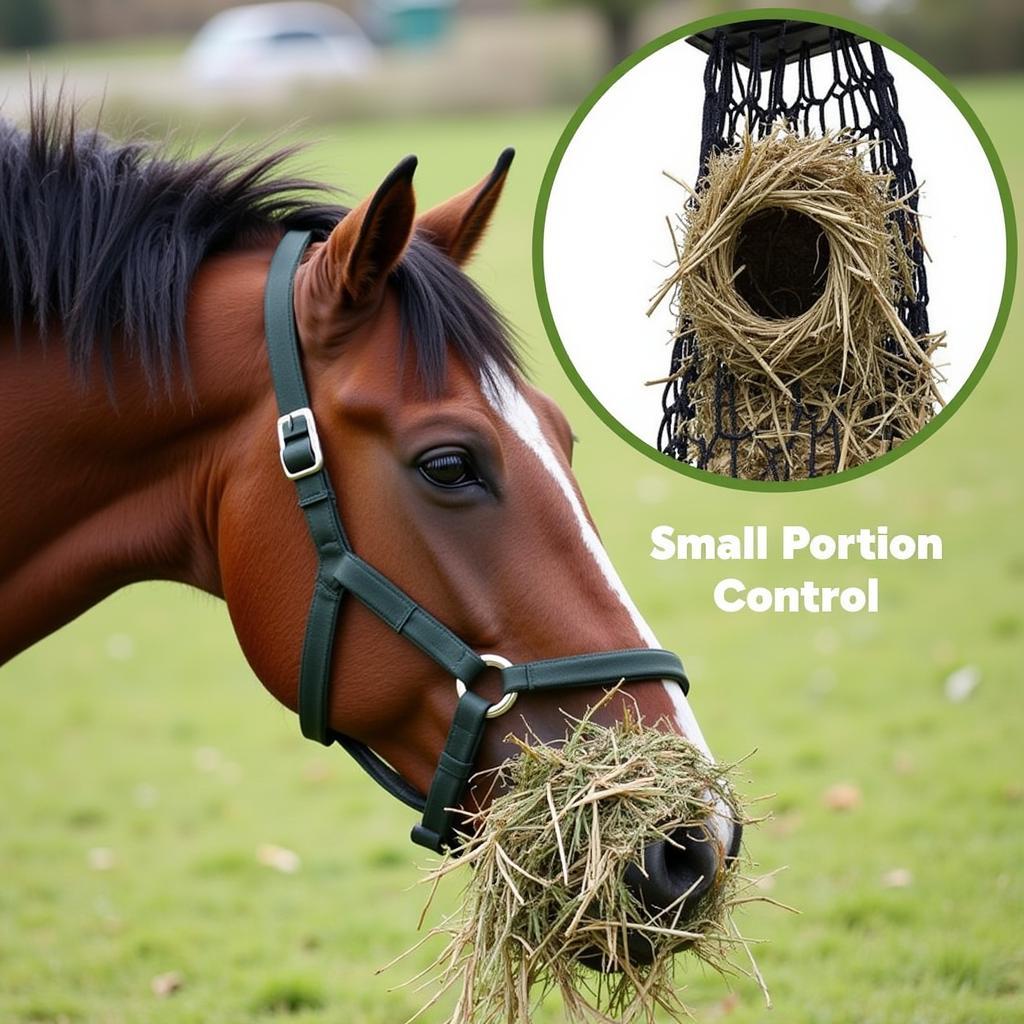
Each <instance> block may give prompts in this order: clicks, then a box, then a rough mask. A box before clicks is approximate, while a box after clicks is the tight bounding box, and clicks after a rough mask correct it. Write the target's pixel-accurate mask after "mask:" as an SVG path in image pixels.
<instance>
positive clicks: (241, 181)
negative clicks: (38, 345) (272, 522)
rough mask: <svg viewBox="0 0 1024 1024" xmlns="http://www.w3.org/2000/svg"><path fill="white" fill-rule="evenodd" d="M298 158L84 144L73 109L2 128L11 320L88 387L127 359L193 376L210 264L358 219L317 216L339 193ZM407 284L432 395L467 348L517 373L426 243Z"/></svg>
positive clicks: (484, 305) (457, 274)
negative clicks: (204, 273)
mask: <svg viewBox="0 0 1024 1024" xmlns="http://www.w3.org/2000/svg"><path fill="white" fill-rule="evenodd" d="M294 153H295V147H292V148H287V149H280V150H275V151H272V152H268V151H266V150H265V149H260V148H249V149H243V150H241V151H235V152H227V151H223V150H214V151H212V152H209V153H206V154H204V155H202V156H199V157H196V158H192V159H185V158H183V157H181V156H178V155H175V154H173V153H171V152H170V151H169V150H168V149H167V147H166V146H161V145H154V144H152V143H147V142H139V141H131V142H114V141H112V140H111V139H109V138H107V137H106V136H105V135H103V134H101V133H100V132H98V131H92V130H89V131H87V130H79V129H78V128H77V127H76V125H75V120H74V116H73V115H72V114H71V113H69V112H68V111H67V110H65V109H62V108H61V107H60V106H59V105H58V107H57V108H56V109H54V110H51V111H48V110H47V109H46V108H45V106H43V105H36V107H35V109H34V110H33V112H32V114H31V118H30V122H29V127H28V129H27V130H23V129H20V128H18V127H16V126H15V125H13V124H11V123H10V122H8V121H6V120H0V245H2V247H3V255H2V257H0V317H2V318H3V319H4V320H5V321H6V322H8V323H9V324H11V326H12V327H13V329H14V333H15V336H16V337H17V336H18V335H20V334H21V332H22V327H23V325H24V324H26V323H32V324H33V325H34V326H35V328H36V330H37V331H38V332H39V334H40V335H41V336H42V337H44V338H45V337H46V335H47V334H48V333H51V334H52V333H54V331H55V330H59V333H60V334H61V335H62V337H63V339H64V344H65V345H66V347H67V352H68V357H69V359H70V360H71V363H72V365H73V366H74V367H75V368H76V370H78V371H79V372H81V373H82V374H85V373H86V371H87V370H88V368H89V367H90V366H91V365H93V362H94V360H96V359H97V358H98V359H99V360H100V361H101V363H102V365H103V367H104V369H105V371H106V373H107V376H108V381H109V378H110V372H111V365H112V356H113V353H114V352H115V350H117V348H118V347H123V348H124V349H125V350H126V351H127V352H128V353H129V354H130V355H131V357H132V358H133V359H137V360H138V362H139V363H140V364H141V366H142V368H143V369H144V371H145V373H146V376H147V378H148V380H149V381H150V384H151V385H163V386H167V385H168V384H169V383H170V382H171V381H172V380H173V379H174V376H175V375H176V374H180V373H187V357H186V348H185V314H186V309H187V304H188V296H189V288H190V285H191V282H192V277H193V275H194V274H195V272H196V270H197V269H198V267H199V265H200V263H202V261H203V260H204V259H206V257H208V256H210V255H212V254H214V253H217V252H222V251H225V250H228V249H237V248H242V247H244V246H246V245H252V244H256V243H257V242H260V241H266V240H272V239H273V238H275V237H276V236H277V235H278V234H279V233H280V232H282V231H284V230H288V229H291V228H299V229H303V230H311V231H313V232H314V234H315V236H316V237H320V238H325V237H326V236H327V235H328V234H329V233H330V230H331V228H333V227H334V225H335V224H337V222H338V221H339V220H340V219H341V218H342V217H344V216H345V214H346V213H347V212H348V210H347V209H345V208H344V207H342V206H337V205H332V204H330V203H329V202H326V201H325V202H316V201H314V200H315V198H316V197H318V196H320V197H325V198H326V193H328V192H329V191H330V190H329V189H328V188H327V186H324V185H322V184H318V183H316V182H312V181H307V180H305V179H303V178H298V177H294V176H290V175H287V174H285V173H284V172H283V171H282V165H283V164H284V162H285V161H286V160H288V159H289V158H290V157H291V156H293V155H294ZM393 279H394V282H395V284H396V285H397V289H398V295H399V302H400V306H401V311H402V321H403V330H404V336H405V338H406V339H407V341H408V343H409V344H411V345H413V346H414V348H415V352H416V356H417V365H418V367H419V372H420V375H421V377H422V379H423V381H424V383H425V385H426V387H427V388H428V390H429V391H431V392H434V393H436V392H437V391H439V390H440V388H441V386H442V382H443V379H444V374H445V366H446V359H447V349H448V346H449V345H451V346H452V347H453V348H454V349H455V351H456V352H457V353H458V354H459V355H460V356H461V357H462V358H463V359H464V360H465V361H466V362H467V363H468V365H469V366H470V367H471V368H473V369H476V370H478V371H480V372H482V373H484V374H489V373H491V372H492V371H493V370H500V371H505V372H509V371H512V370H514V369H515V368H516V367H517V360H516V356H515V353H514V352H513V350H512V348H511V345H510V342H509V332H508V329H507V325H506V323H505V321H504V320H503V318H502V317H501V315H500V314H499V313H498V312H497V311H496V310H495V309H494V307H493V306H492V305H491V304H490V302H489V301H488V299H487V298H486V297H485V296H484V295H483V293H482V292H481V291H480V290H479V289H478V288H477V287H476V285H475V284H473V282H472V281H471V280H470V279H469V278H468V277H467V276H466V275H465V274H463V273H462V272H461V271H460V270H459V269H458V268H457V267H456V266H455V265H454V264H453V263H452V262H451V261H450V260H449V259H448V258H447V257H446V256H444V255H443V254H442V253H441V252H440V251H439V250H438V249H437V248H436V247H435V246H433V245H431V244H430V243H429V242H426V241H424V240H423V239H421V238H418V237H414V239H413V241H412V243H411V244H410V245H409V248H408V249H407V251H406V253H405V256H404V257H403V259H402V262H401V264H400V265H399V266H398V267H397V268H396V269H395V271H394V273H393Z"/></svg>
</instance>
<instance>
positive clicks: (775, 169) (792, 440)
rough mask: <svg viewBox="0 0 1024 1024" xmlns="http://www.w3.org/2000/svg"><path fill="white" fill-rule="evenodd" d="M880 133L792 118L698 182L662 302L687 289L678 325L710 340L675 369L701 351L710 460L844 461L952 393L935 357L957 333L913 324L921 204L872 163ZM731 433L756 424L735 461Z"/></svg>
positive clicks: (836, 465) (774, 470)
mask: <svg viewBox="0 0 1024 1024" xmlns="http://www.w3.org/2000/svg"><path fill="white" fill-rule="evenodd" d="M872 145H874V144H873V143H870V142H864V141H856V140H855V139H854V138H853V137H852V136H851V135H850V134H848V133H846V132H836V133H830V134H826V135H824V136H822V137H801V136H799V135H797V134H795V133H793V132H791V131H789V130H788V129H786V128H784V127H782V126H779V127H777V128H776V129H775V130H774V131H773V132H772V133H770V134H769V135H767V136H766V137H765V138H763V139H761V140H759V141H756V142H755V141H752V139H751V138H750V136H749V135H746V136H745V137H744V139H743V141H742V143H741V144H740V145H738V146H737V147H735V148H733V149H730V150H727V151H725V152H722V153H720V154H716V155H712V157H711V159H710V161H709V165H708V171H707V174H706V176H705V177H704V178H702V179H701V181H700V183H699V185H698V188H697V190H696V191H694V190H689V191H690V201H689V202H688V203H687V205H686V208H685V211H684V214H683V218H682V222H683V223H682V226H683V229H684V237H683V239H682V244H681V245H678V244H677V246H676V252H677V256H678V261H677V265H676V267H675V268H674V270H673V273H672V274H671V275H670V276H669V277H668V279H667V280H666V281H665V282H664V283H663V284H662V286H661V288H660V289H659V290H658V292H657V293H656V295H655V296H654V299H653V303H652V305H651V308H650V310H649V312H653V310H654V309H655V308H656V307H657V306H658V305H659V303H661V302H662V301H663V300H664V299H665V298H666V296H668V295H670V294H672V295H674V308H675V311H676V313H677V316H678V325H677V334H683V333H685V332H690V331H692V332H693V334H694V336H695V337H696V341H697V346H698V350H697V351H694V352H692V353H691V354H690V355H689V357H687V358H684V360H683V365H682V366H681V367H680V368H679V369H678V371H677V372H676V373H675V374H673V376H672V377H669V378H666V380H672V379H675V378H676V377H681V376H683V375H684V374H692V373H693V370H694V368H695V366H694V364H693V363H692V361H693V360H697V364H696V368H697V372H696V375H695V377H694V379H692V381H691V382H690V385H689V395H690V398H691V400H692V402H693V404H694V409H693V415H692V417H690V418H688V419H687V420H685V421H684V422H683V424H682V425H681V427H682V429H686V430H688V431H689V432H690V435H691V436H695V437H696V439H697V440H698V446H701V447H703V449H704V450H703V454H702V458H701V463H700V464H701V465H702V467H703V468H707V469H709V470H711V471H712V472H717V473H726V474H731V475H737V476H740V477H744V478H747V479H777V478H779V477H780V476H783V477H787V478H791V479H797V478H800V477H806V476H809V475H812V474H813V475H820V474H821V473H823V472H832V471H835V472H838V471H841V470H843V469H848V468H850V467H851V466H855V465H859V464H860V463H863V462H866V461H868V460H869V459H872V458H874V457H876V456H877V455H879V454H881V453H882V452H884V451H887V450H889V449H890V448H891V447H893V446H894V445H895V444H898V443H899V442H900V441H901V440H904V439H906V438H908V437H910V436H912V435H913V434H915V433H916V432H917V431H918V430H920V429H921V427H922V426H924V424H925V423H926V422H927V421H928V420H929V419H930V418H931V417H932V415H933V413H934V410H935V408H936V405H937V404H938V405H941V403H942V399H941V397H940V395H939V393H938V391H937V386H936V385H937V382H938V380H939V379H940V377H939V375H938V374H937V371H936V369H935V366H934V364H933V363H932V359H931V357H932V354H933V353H934V351H935V349H936V348H937V347H938V346H939V345H940V344H941V343H942V339H943V335H938V334H935V335H927V336H924V337H920V338H915V337H913V336H912V334H911V333H910V331H909V330H908V329H907V327H906V326H905V325H904V324H903V322H902V320H901V319H900V316H899V312H898V307H899V303H900V302H901V301H904V300H911V299H913V298H914V297H915V296H914V289H915V285H914V276H913V262H912V260H911V257H910V249H911V247H912V245H913V243H914V241H915V239H914V238H913V237H910V236H908V237H904V236H903V235H902V234H901V232H902V231H903V230H906V231H908V232H909V231H917V230H918V227H917V224H918V222H917V216H916V214H914V212H913V211H912V210H911V208H910V206H909V205H908V199H909V197H908V196H900V197H894V196H893V195H892V194H891V176H890V175H888V174H880V173H874V172H872V171H870V170H868V169H866V168H865V166H864V162H863V161H864V156H865V154H866V152H867V150H868V149H869V148H870V147H871V146H872ZM901 224H902V225H906V228H905V229H904V228H901V226H900V225H901ZM723 370H724V371H725V377H727V378H731V380H730V381H729V384H730V387H731V392H730V394H731V401H729V402H727V405H728V407H727V408H725V409H723V401H725V400H724V399H723V394H724V393H725V390H724V389H723ZM664 382H665V381H664V380H663V381H660V382H651V383H664ZM797 409H799V410H800V412H801V415H794V410H797ZM725 433H728V434H730V435H734V436H735V435H741V436H744V437H745V439H744V440H740V441H738V442H737V444H736V451H735V456H736V464H735V466H734V465H733V455H734V453H733V451H732V443H731V442H730V440H729V439H728V438H723V437H722V435H723V434H725ZM747 435H749V436H747ZM812 459H813V461H812Z"/></svg>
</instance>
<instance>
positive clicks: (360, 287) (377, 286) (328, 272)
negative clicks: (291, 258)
mask: <svg viewBox="0 0 1024 1024" xmlns="http://www.w3.org/2000/svg"><path fill="white" fill-rule="evenodd" d="M415 171H416V157H414V156H407V157H406V158H405V159H404V160H403V161H402V162H401V163H400V164H399V165H398V166H397V167H396V168H395V169H394V170H393V171H392V172H391V173H390V174H389V175H388V176H387V177H386V178H385V179H384V181H383V183H382V184H381V185H380V187H379V188H378V189H377V191H376V192H374V193H373V195H372V196H369V197H367V198H366V199H364V200H363V201H362V202H361V203H360V204H359V205H358V206H357V207H356V208H355V209H354V210H352V211H351V212H350V213H348V214H346V215H345V217H344V218H342V220H341V221H339V223H338V224H337V226H336V227H335V228H334V230H333V231H332V232H331V234H330V237H329V238H328V239H327V241H326V242H325V243H324V245H323V248H322V249H321V250H320V252H319V253H318V254H317V258H318V260H319V261H320V266H318V267H317V275H316V276H317V280H318V282H319V284H320V286H321V287H326V288H327V289H328V290H329V291H330V293H331V296H332V297H333V299H334V300H335V301H336V302H338V303H340V306H341V308H342V309H343V310H350V309H358V308H359V307H362V306H365V305H367V304H370V303H372V302H374V301H375V300H376V299H377V298H378V297H379V295H380V292H381V291H382V289H383V288H384V286H385V285H386V284H387V279H388V274H389V273H390V272H391V270H392V269H393V268H394V266H395V265H396V264H397V263H398V261H399V260H400V259H401V258H402V253H403V252H405V247H406V246H407V245H408V244H409V238H410V237H411V235H412V230H413V222H414V220H415V218H416V195H415V193H414V192H413V187H412V176H413V174H414V173H415Z"/></svg>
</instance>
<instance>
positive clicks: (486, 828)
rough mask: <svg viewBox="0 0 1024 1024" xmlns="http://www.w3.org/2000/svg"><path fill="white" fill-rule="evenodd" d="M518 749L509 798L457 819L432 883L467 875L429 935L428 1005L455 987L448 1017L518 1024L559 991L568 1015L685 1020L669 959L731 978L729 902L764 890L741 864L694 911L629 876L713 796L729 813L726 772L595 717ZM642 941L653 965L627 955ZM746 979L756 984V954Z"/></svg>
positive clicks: (645, 732)
mask: <svg viewBox="0 0 1024 1024" xmlns="http://www.w3.org/2000/svg"><path fill="white" fill-rule="evenodd" d="M516 742H517V743H518V746H519V749H520V754H519V756H518V757H517V758H515V759H513V760H512V761H510V762H507V763H506V764H505V765H503V766H502V767H501V768H499V769H497V771H496V773H494V781H495V782H496V783H500V784H501V786H502V791H501V792H500V793H499V795H498V796H496V798H495V799H494V801H493V803H492V804H491V805H490V807H489V808H488V809H487V810H485V811H482V812H480V813H478V814H476V815H474V816H471V817H470V818H469V819H468V820H467V822H466V825H467V829H466V831H467V833H469V834H471V836H472V837H471V838H469V839H468V840H467V844H466V847H465V848H464V850H463V851H462V854H461V855H460V856H458V857H451V858H448V859H446V860H445V861H443V862H442V863H441V865H440V867H439V868H437V869H436V870H435V871H434V872H433V873H432V875H431V876H430V877H431V878H433V879H434V880H435V882H436V881H437V880H438V879H440V878H441V877H443V876H446V875H448V874H449V873H450V872H452V871H455V870H458V869H460V868H466V869H468V870H469V875H468V878H467V881H466V885H465V889H464V892H463V902H462V907H461V909H460V910H459V911H457V912H456V913H455V914H454V915H452V916H451V917H450V918H449V919H447V920H446V921H445V922H444V923H443V924H442V925H441V926H439V927H438V928H435V929H434V930H433V931H432V932H431V933H430V934H431V935H436V934H442V935H444V936H446V937H447V938H448V940H449V941H448V944H447V948H446V949H445V951H444V952H443V953H442V954H441V956H439V957H438V959H437V961H436V962H435V964H434V970H435V972H436V973H437V975H438V976H439V977H438V980H439V981H440V991H439V993H438V996H435V999H436V998H438V997H439V996H440V995H441V994H443V992H444V991H447V990H448V989H449V988H452V987H456V988H457V989H458V990H459V997H458V1001H457V1005H456V1008H455V1010H454V1012H453V1014H452V1016H451V1018H450V1021H451V1024H471V1022H472V1024H497V1022H501V1024H506V1022H507V1024H512V1022H524V1024H525V1022H528V1021H530V1020H531V1019H532V1013H533V1011H534V1009H535V1007H536V1006H537V1005H538V1004H539V1002H540V1001H541V1000H542V999H543V998H544V996H545V995H546V994H547V993H549V992H550V991H552V990H555V991H557V992H559V993H560V994H561V998H562V1003H563V1007H564V1012H565V1015H566V1017H567V1019H569V1020H571V1021H587V1020H593V1021H610V1020H615V1021H622V1022H629V1021H633V1020H638V1019H641V1020H645V1021H653V1019H654V1014H655V1011H656V1010H657V1009H658V1008H659V1007H660V1008H663V1009H666V1010H667V1011H668V1012H669V1013H670V1014H671V1015H672V1016H673V1018H675V1019H678V1018H679V1017H680V1016H682V1015H684V1014H686V1010H685V1007H684V1005H683V1004H682V1002H681V1001H680V998H679V994H678V992H677V989H676V986H675V983H674V964H675V960H674V956H675V954H676V953H678V952H679V951H680V949H681V948H683V947H685V948H687V949H688V950H689V953H690V954H692V955H693V956H695V957H697V958H699V959H700V960H703V961H704V962H706V963H708V964H710V965H712V966H713V967H714V968H716V969H717V970H720V971H728V972H734V971H739V970H740V969H739V968H738V967H736V966H735V965H734V964H732V963H731V961H730V953H731V952H732V951H734V950H735V949H736V947H737V946H742V947H743V949H747V947H746V943H745V940H744V939H742V938H741V937H740V935H739V933H738V931H736V929H735V927H734V925H733V924H732V919H731V916H730V909H731V908H732V907H734V906H735V905H736V904H737V903H743V902H750V901H751V900H752V899H759V898H760V897H757V896H746V895H745V893H746V892H747V891H748V889H749V886H750V885H751V884H752V883H751V882H750V881H749V880H747V879H744V878H742V877H741V875H740V872H739V868H738V867H737V865H736V862H735V861H731V862H729V863H728V866H723V867H721V869H720V870H719V877H718V878H717V879H716V880H715V885H713V886H712V887H711V889H710V890H709V891H708V892H707V893H706V895H705V896H703V897H702V898H701V899H700V900H699V901H698V902H697V903H696V906H690V905H689V903H687V904H686V906H685V908H684V904H683V900H682V898H681V899H680V900H678V901H677V903H676V904H673V906H671V907H669V908H667V909H665V910H663V911H661V912H660V913H659V912H656V911H651V910H648V909H647V908H646V907H645V906H644V905H643V904H642V902H641V901H640V900H639V899H638V898H637V896H636V895H635V894H634V892H633V890H631V889H630V888H629V887H628V886H627V885H626V883H625V881H624V876H625V873H626V870H627V868H628V867H629V866H630V865H636V864H642V863H643V852H644V849H645V847H646V846H647V845H648V844H649V843H652V842H654V841H656V840H659V839H668V841H669V842H672V841H673V840H672V839H671V838H670V837H671V836H672V834H673V832H675V830H677V829H680V828H683V827H687V826H700V825H701V824H702V823H704V822H706V821H707V819H708V815H709V799H711V800H713V801H718V800H721V801H723V802H726V803H727V804H728V805H729V806H732V807H733V808H735V807H736V796H735V794H734V793H733V792H732V788H731V786H730V785H729V783H728V781H727V776H728V773H729V771H730V770H731V769H730V768H728V767H725V766H722V765H716V764H711V763H709V762H708V761H707V760H706V759H705V757H704V756H703V754H702V753H701V752H700V751H699V750H698V749H697V748H696V747H694V746H693V745H692V744H690V743H689V742H687V741H686V740H685V739H683V738H682V737H680V736H678V735H676V734H674V733H669V732H661V731H658V730H655V729H650V728H646V727H643V726H642V725H640V724H638V723H637V721H636V719H635V718H634V717H632V716H627V717H626V718H625V719H624V720H623V721H622V722H620V723H619V724H617V725H615V726H613V727H603V726H599V725H597V724H595V723H594V722H593V721H592V720H591V716H590V715H588V716H587V717H586V718H585V719H584V720H582V721H580V722H578V723H576V726H575V728H574V730H573V732H572V734H571V735H570V736H569V737H568V738H567V739H566V740H565V741H564V742H562V743H559V744H544V743H540V742H536V743H533V742H522V741H516ZM719 806H721V805H719ZM734 813H737V812H734ZM428 937H429V936H428ZM636 937H641V938H642V940H643V941H644V942H645V943H646V947H645V950H646V951H647V952H648V953H649V955H650V956H651V958H652V962H651V963H649V964H640V963H636V962H633V958H632V956H631V953H630V949H631V948H634V949H635V945H633V946H632V947H631V945H630V943H635V941H636ZM748 955H749V951H748ZM645 959H646V957H645ZM587 964H589V965H590V966H586V965H587ZM596 966H600V967H602V968H603V972H602V971H600V970H594V969H593V968H594V967H596ZM741 973H744V974H748V975H749V976H751V977H755V978H756V979H758V981H759V983H760V975H759V974H758V973H757V969H756V966H754V963H753V959H752V958H750V967H749V969H743V970H742V971H741ZM433 1001H434V1000H432V1001H431V1002H433ZM428 1005H430V1004H428Z"/></svg>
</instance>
